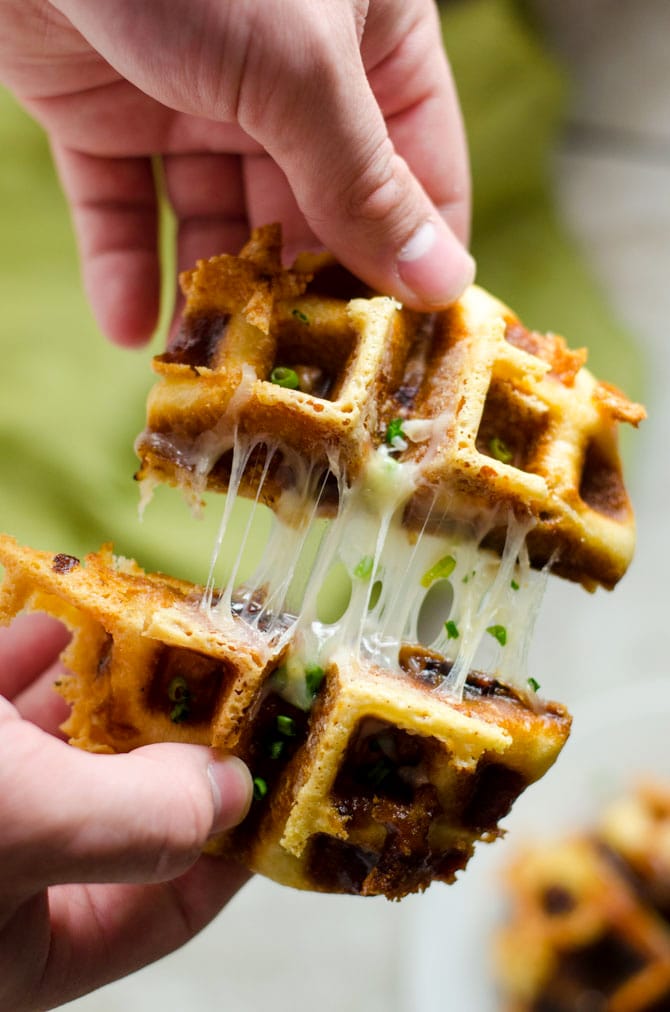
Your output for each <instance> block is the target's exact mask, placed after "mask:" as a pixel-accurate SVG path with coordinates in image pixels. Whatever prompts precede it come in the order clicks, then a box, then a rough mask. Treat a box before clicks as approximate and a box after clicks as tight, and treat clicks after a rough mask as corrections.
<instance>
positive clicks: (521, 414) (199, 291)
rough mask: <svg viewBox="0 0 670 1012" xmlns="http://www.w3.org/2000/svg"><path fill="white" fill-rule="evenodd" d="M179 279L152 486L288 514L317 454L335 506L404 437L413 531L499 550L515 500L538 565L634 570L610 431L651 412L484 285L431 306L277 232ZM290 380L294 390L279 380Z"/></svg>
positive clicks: (142, 451) (594, 572)
mask: <svg viewBox="0 0 670 1012" xmlns="http://www.w3.org/2000/svg"><path fill="white" fill-rule="evenodd" d="M254 278H255V279H259V278H260V279H261V281H262V285H263V287H262V289H261V290H260V294H258V293H257V294H256V295H254V294H253V291H254V288H253V282H252V281H251V280H249V279H254ZM182 287H183V290H184V294H185V296H186V307H185V313H184V321H183V326H182V329H181V332H180V335H179V337H178V338H177V341H176V342H175V344H174V346H173V347H172V349H171V350H170V351H168V352H167V353H165V354H163V355H160V356H158V357H157V358H156V359H155V360H154V368H155V370H156V372H157V373H158V376H159V379H158V382H157V383H156V384H155V386H154V388H153V390H152V391H151V393H150V396H149V401H148V409H147V427H146V430H145V431H144V432H143V433H142V434H141V436H140V437H139V438H138V440H137V452H138V455H139V457H140V462H141V464H140V469H139V471H138V475H137V477H138V479H139V480H140V481H141V482H143V483H144V487H145V489H146V491H147V493H148V492H149V491H150V490H151V488H152V486H153V485H154V484H155V483H156V482H168V483H171V484H173V485H177V486H180V487H181V488H183V489H185V490H187V491H188V493H189V494H190V495H191V497H192V498H193V499H195V500H197V499H198V498H199V497H200V495H201V493H202V492H203V491H204V490H205V489H214V490H217V491H225V490H226V489H228V488H229V487H230V486H231V483H232V486H233V490H234V491H235V492H241V493H242V494H244V495H248V496H252V497H253V496H256V495H258V496H259V498H260V499H261V501H263V502H265V503H266V504H268V505H269V506H271V507H272V508H273V509H278V508H280V504H281V502H282V497H283V496H284V494H285V493H286V491H287V490H292V489H295V488H296V487H298V486H300V487H302V485H303V484H304V470H305V468H306V467H307V468H308V470H309V474H310V475H311V476H312V478H313V495H314V496H315V497H316V490H317V489H318V490H319V495H318V509H319V510H320V511H321V512H323V513H331V514H332V513H334V512H336V510H337V508H338V506H339V507H340V508H341V503H342V499H343V497H344V495H345V494H346V491H347V489H349V488H350V487H351V486H352V485H355V484H356V483H357V482H359V483H360V481H365V476H366V469H367V468H368V467H369V465H370V461H371V459H373V457H374V455H375V452H379V450H380V448H381V449H382V450H383V449H384V448H387V449H388V447H389V445H391V448H392V452H393V459H394V461H395V462H396V463H397V464H399V465H400V466H401V467H403V469H404V473H405V476H406V477H407V479H408V481H409V482H410V484H411V489H410V490H409V491H408V494H407V495H406V497H405V500H404V517H403V523H404V524H405V525H406V526H408V527H413V528H414V529H416V530H422V529H423V528H424V527H425V526H426V525H428V526H429V527H431V528H433V529H442V530H450V529H452V528H453V526H454V524H456V525H458V524H461V523H462V522H463V521H464V520H465V519H467V520H468V522H469V523H470V524H471V525H472V526H473V527H474V528H476V529H477V530H479V531H480V532H483V535H482V536H483V538H484V543H485V544H487V545H491V546H492V547H494V548H496V549H498V550H502V546H503V544H504V541H505V536H506V518H507V517H508V516H509V514H510V512H511V513H513V514H514V516H515V517H516V518H517V519H530V520H532V525H531V526H532V529H530V530H529V532H528V536H527V548H528V552H529V556H530V560H531V563H532V565H533V566H535V567H537V568H541V567H542V566H545V565H546V564H547V563H549V562H551V567H552V570H553V571H554V572H555V573H557V574H559V575H561V576H564V577H567V578H569V579H571V580H574V581H577V582H580V583H582V584H583V585H584V586H586V587H588V588H589V589H593V588H594V587H595V586H597V585H602V586H605V587H607V588H611V587H613V586H614V585H615V584H616V582H617V581H618V580H619V579H620V577H621V576H622V575H623V573H624V572H625V570H626V567H627V565H628V563H629V561H630V558H631V554H632V550H633V543H634V522H633V515H632V510H631V506H630V502H629V500H628V497H627V494H626V491H625V488H624V484H623V479H622V474H621V466H620V461H619V456H618V451H617V444H616V428H617V423H618V422H629V423H632V424H634V425H636V424H637V423H638V422H639V421H640V420H641V418H643V417H644V410H643V409H642V408H641V407H640V406H639V405H636V404H633V403H631V402H630V401H628V400H627V398H626V397H625V396H624V395H623V394H621V393H620V392H619V391H617V390H615V389H614V388H613V387H611V386H609V385H607V384H604V383H600V382H598V381H596V380H595V379H594V377H593V376H592V375H591V374H590V373H589V372H588V370H587V369H586V368H585V367H584V365H583V363H584V361H585V358H586V353H585V352H584V351H583V350H582V351H577V352H574V351H570V350H569V349H568V348H567V346H566V344H565V342H564V340H563V339H562V338H560V337H558V336H556V335H552V334H549V335H542V334H539V333H536V332H534V331H529V330H527V329H526V328H525V327H524V326H523V325H522V324H521V322H520V321H519V319H518V318H517V317H516V316H515V314H514V313H513V312H512V311H511V310H510V309H508V308H507V307H506V306H504V305H503V304H502V303H501V302H499V301H498V300H497V299H495V298H493V297H492V296H490V295H489V294H488V293H486V292H485V291H483V290H482V289H481V288H478V287H475V286H473V287H471V288H470V289H468V290H467V291H466V293H465V294H464V295H463V297H462V298H461V299H460V300H459V301H458V302H457V303H455V304H454V306H452V307H451V309H449V310H448V311H446V312H443V313H437V314H434V315H431V316H426V315H422V314H418V313H415V312H411V311H409V310H406V309H404V308H402V307H401V306H400V305H399V304H398V303H397V302H396V301H395V300H393V299H390V298H387V297H383V296H378V295H375V294H374V293H372V292H370V291H368V290H365V289H363V288H362V287H361V285H360V283H359V282H357V281H356V280H355V279H353V278H352V277H351V276H350V275H348V274H347V273H346V272H345V271H344V270H343V269H342V268H340V267H338V265H337V264H335V263H334V262H333V261H332V260H331V259H330V258H329V257H327V256H322V257H316V256H303V257H299V258H298V260H297V261H296V263H295V265H294V267H293V268H292V269H291V270H290V271H284V270H282V268H281V261H280V234H279V232H278V229H277V227H276V226H268V227H266V228H264V229H259V230H257V231H256V232H255V233H254V234H253V236H252V239H251V240H250V242H249V244H248V245H247V246H246V247H245V248H244V249H243V250H242V252H241V254H240V256H239V257H231V256H221V257H214V258H213V259H211V260H208V261H200V262H199V263H198V265H197V266H196V268H195V269H194V270H192V271H190V272H188V273H187V274H185V275H183V276H182ZM259 301H260V303H261V304H262V305H261V309H259ZM278 370H279V372H278ZM287 373H288V374H289V375H290V376H291V380H292V381H293V383H295V387H294V388H291V387H290V386H289V387H287V386H286V385H281V380H280V382H279V383H278V382H276V381H273V380H276V377H277V376H278V375H279V376H280V377H281V375H283V374H287ZM394 433H395V435H394ZM242 444H244V446H245V447H246V450H245V462H244V463H245V466H244V467H243V468H241V469H240V467H239V466H237V467H235V461H234V447H235V446H240V445H242Z"/></svg>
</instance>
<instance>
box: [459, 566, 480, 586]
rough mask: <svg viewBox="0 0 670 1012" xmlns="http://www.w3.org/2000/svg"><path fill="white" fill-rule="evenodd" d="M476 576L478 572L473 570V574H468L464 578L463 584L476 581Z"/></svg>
mask: <svg viewBox="0 0 670 1012" xmlns="http://www.w3.org/2000/svg"><path fill="white" fill-rule="evenodd" d="M476 574H477V570H476V569H473V570H472V572H471V573H466V574H465V576H464V577H463V580H462V582H463V583H469V582H470V580H474V578H475V576H476Z"/></svg>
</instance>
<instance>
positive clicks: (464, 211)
mask: <svg viewBox="0 0 670 1012" xmlns="http://www.w3.org/2000/svg"><path fill="white" fill-rule="evenodd" d="M393 6H394V3H393V0H381V2H380V0H378V2H376V3H372V4H371V5H370V12H369V15H368V21H367V25H366V32H365V36H364V38H363V47H362V56H363V61H364V65H365V68H366V71H367V74H368V80H369V82H370V86H371V88H372V91H373V93H374V95H375V98H376V100H377V102H378V103H379V106H380V109H381V110H382V113H383V114H384V118H385V120H386V123H387V126H388V130H389V135H390V137H391V140H392V142H393V145H394V147H395V150H396V151H397V152H398V154H399V155H401V156H402V157H403V158H404V159H405V161H406V162H407V164H408V166H409V168H410V169H411V171H412V172H413V173H414V175H415V176H416V177H417V179H418V180H419V182H420V183H421V184H422V186H423V187H424V189H425V191H426V193H427V194H428V196H429V197H430V199H431V200H432V201H433V203H434V204H435V206H436V207H437V208H438V210H439V211H440V212H441V214H442V216H443V217H444V218H445V220H446V221H447V223H448V225H449V226H450V227H451V229H452V231H453V232H454V234H455V235H456V236H457V237H458V239H459V240H460V241H461V242H462V243H463V244H467V242H468V238H469V232H470V212H471V207H470V197H471V193H470V167H469V158H468V150H467V140H466V136H465V128H464V125H463V117H462V114H461V109H460V103H459V100H458V95H457V92H456V86H455V84H454V79H453V75H452V73H451V68H450V67H449V63H448V60H447V58H446V54H445V51H444V46H443V44H442V36H441V29H440V25H439V21H438V18H437V14H436V10H435V5H434V4H433V3H432V2H430V3H425V2H419V4H418V5H417V3H410V4H409V5H406V6H405V10H406V12H407V13H408V14H409V16H410V17H411V16H412V14H413V10H412V9H414V11H416V10H417V7H418V16H416V15H415V16H414V17H413V22H412V24H413V28H412V30H411V31H404V32H400V34H398V32H397V29H398V27H402V26H399V25H398V17H397V16H395V17H393V16H391V13H392V11H391V10H389V7H391V8H392V7H393ZM396 14H397V12H396ZM399 80H404V81H405V87H404V88H399V87H398V81H399Z"/></svg>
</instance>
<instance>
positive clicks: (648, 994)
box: [496, 780, 670, 1012]
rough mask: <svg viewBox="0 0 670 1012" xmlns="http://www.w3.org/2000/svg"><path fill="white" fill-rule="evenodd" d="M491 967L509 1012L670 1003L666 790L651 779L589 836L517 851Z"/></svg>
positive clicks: (639, 1011) (647, 1009)
mask: <svg viewBox="0 0 670 1012" xmlns="http://www.w3.org/2000/svg"><path fill="white" fill-rule="evenodd" d="M506 887H507V894H508V899H509V905H510V910H509V917H508V920H507V923H506V925H505V927H504V928H503V929H502V931H501V932H500V934H499V936H498V938H497V940H496V965H497V971H498V978H499V981H500V983H501V986H502V989H503V992H504V996H505V1005H504V1007H505V1008H508V1009H510V1010H511V1012H526V1010H527V1012H531V1010H544V1009H548V1010H552V1012H572V1010H573V1009H582V1008H584V1009H594V1010H600V1009H603V1010H608V1012H662V1010H663V1009H667V1008H669V1007H670V790H669V789H668V785H667V784H663V783H662V782H660V781H657V780H647V781H645V782H643V783H641V784H639V785H638V786H637V788H636V789H635V790H634V791H633V792H631V793H629V794H627V795H624V796H623V797H621V798H619V799H618V800H616V801H615V802H614V803H612V804H610V805H608V806H607V808H606V809H605V811H604V812H603V813H602V815H601V816H600V817H599V819H598V824H597V826H596V829H595V833H594V834H593V835H591V836H586V835H583V836H579V837H572V838H568V839H564V840H555V841H552V842H550V843H546V842H545V843H543V844H542V845H541V846H539V845H536V846H533V847H531V848H527V849H525V850H523V851H521V852H520V853H519V854H518V855H517V856H516V858H515V860H514V863H513V864H512V865H510V867H509V868H508V870H507V876H506Z"/></svg>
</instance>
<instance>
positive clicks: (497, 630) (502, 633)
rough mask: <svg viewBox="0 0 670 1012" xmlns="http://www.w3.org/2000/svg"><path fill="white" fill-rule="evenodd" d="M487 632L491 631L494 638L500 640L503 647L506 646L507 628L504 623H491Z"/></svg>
mask: <svg viewBox="0 0 670 1012" xmlns="http://www.w3.org/2000/svg"><path fill="white" fill-rule="evenodd" d="M486 631H487V633H490V634H491V636H493V638H494V639H496V640H498V643H499V644H500V646H501V647H504V646H505V644H506V643H507V629H506V628H505V626H504V625H490V626H489V627H488V628H487V630H486Z"/></svg>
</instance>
